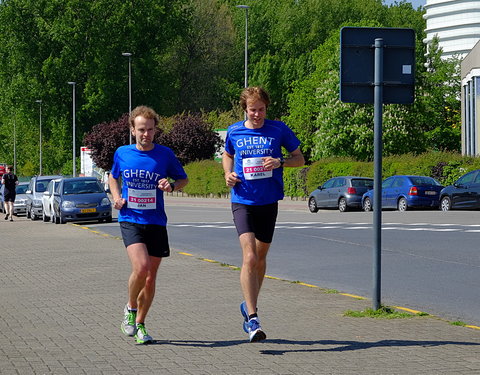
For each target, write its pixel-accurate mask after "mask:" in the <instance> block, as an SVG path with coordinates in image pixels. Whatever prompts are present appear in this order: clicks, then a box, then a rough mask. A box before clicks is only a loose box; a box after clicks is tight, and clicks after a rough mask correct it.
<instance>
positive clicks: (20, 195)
mask: <svg viewBox="0 0 480 375" xmlns="http://www.w3.org/2000/svg"><path fill="white" fill-rule="evenodd" d="M4 188H5V186H4V185H2V187H1V188H0V212H5V204H4V201H3V190H4ZM27 189H28V182H20V183H19V184H18V185H17V187H16V189H15V191H16V192H17V194H16V196H15V203H14V204H13V214H14V215H20V214H25V213H26V212H27V196H26V194H25V192H26V191H27Z"/></svg>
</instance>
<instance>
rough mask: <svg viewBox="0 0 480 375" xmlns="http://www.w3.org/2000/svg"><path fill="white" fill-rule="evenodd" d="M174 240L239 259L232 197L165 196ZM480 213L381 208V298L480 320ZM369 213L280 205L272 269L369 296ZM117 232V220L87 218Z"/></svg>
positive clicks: (198, 252)
mask: <svg viewBox="0 0 480 375" xmlns="http://www.w3.org/2000/svg"><path fill="white" fill-rule="evenodd" d="M167 206H168V208H167V211H168V216H169V236H170V243H171V246H172V247H174V248H176V249H179V250H182V251H185V252H188V253H191V254H194V255H195V256H197V257H202V258H209V259H214V260H216V261H220V262H223V263H227V264H231V265H236V266H239V265H240V264H241V252H240V249H239V245H238V240H237V236H236V232H235V228H234V226H233V223H232V220H231V213H230V209H229V205H228V202H227V203H225V202H223V201H221V200H213V201H212V202H209V203H205V204H204V205H202V204H199V205H189V204H188V203H185V202H180V201H171V202H169V203H167ZM479 216H480V213H479V212H475V211H473V212H472V211H465V212H460V211H455V212H448V213H442V212H439V211H408V212H404V213H400V212H395V211H393V212H392V211H390V212H388V211H387V212H384V213H383V215H382V228H383V231H382V275H381V281H382V286H381V300H382V303H384V304H388V305H397V306H403V307H408V308H412V309H414V310H419V311H424V312H427V313H430V314H433V315H437V316H440V317H442V318H446V319H449V320H452V321H456V320H460V321H463V322H465V323H467V324H473V325H477V326H480V288H478V285H479V283H480V272H479V268H480V249H479V246H478V238H479V236H480V224H477V223H479V220H478V218H479ZM372 220H373V216H372V214H371V213H364V212H347V213H339V212H338V211H335V210H332V211H325V210H322V211H319V212H318V213H317V214H311V213H309V212H308V211H307V209H306V203H305V205H303V204H301V205H296V206H292V207H285V208H284V209H281V210H280V213H279V217H278V221H277V230H276V233H275V238H274V242H273V245H272V248H271V252H270V254H269V262H268V269H267V274H268V275H270V276H275V277H280V278H283V279H287V280H292V281H295V280H299V281H303V282H306V283H309V284H314V285H317V286H319V287H322V288H327V289H336V290H338V291H341V292H345V293H352V294H356V295H360V296H364V297H368V298H371V295H372V289H373V271H372V266H373V260H372V259H373V258H372V254H373V231H372ZM88 226H92V227H95V229H96V230H101V231H103V232H106V233H109V234H112V235H119V229H118V224H116V223H112V224H100V225H96V224H94V225H88Z"/></svg>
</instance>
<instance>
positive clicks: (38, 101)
mask: <svg viewBox="0 0 480 375" xmlns="http://www.w3.org/2000/svg"><path fill="white" fill-rule="evenodd" d="M35 103H38V104H40V168H39V173H38V174H39V175H40V176H41V175H42V101H41V100H40V99H38V100H35Z"/></svg>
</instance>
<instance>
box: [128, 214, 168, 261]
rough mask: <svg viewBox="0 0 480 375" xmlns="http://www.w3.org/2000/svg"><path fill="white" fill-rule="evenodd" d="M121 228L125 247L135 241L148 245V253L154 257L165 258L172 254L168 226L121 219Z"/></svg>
mask: <svg viewBox="0 0 480 375" xmlns="http://www.w3.org/2000/svg"><path fill="white" fill-rule="evenodd" d="M120 229H121V231H122V237H123V243H124V244H125V247H128V246H130V245H133V244H135V243H143V244H145V245H146V246H147V250H148V255H150V256H152V257H157V258H165V257H168V256H170V245H169V244H168V234H167V227H165V226H163V225H155V224H137V223H130V222H128V221H121V222H120Z"/></svg>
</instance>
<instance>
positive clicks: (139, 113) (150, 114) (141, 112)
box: [128, 105, 160, 128]
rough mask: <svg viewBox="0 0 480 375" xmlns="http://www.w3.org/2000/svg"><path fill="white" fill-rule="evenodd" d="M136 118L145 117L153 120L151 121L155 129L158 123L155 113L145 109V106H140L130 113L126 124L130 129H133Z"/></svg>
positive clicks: (150, 109)
mask: <svg viewBox="0 0 480 375" xmlns="http://www.w3.org/2000/svg"><path fill="white" fill-rule="evenodd" d="M138 116H142V117H145V118H146V119H153V121H154V122H155V127H157V125H158V123H159V121H160V118H159V117H158V114H157V112H155V111H154V110H153V109H152V108H150V107H147V106H146V105H140V106H138V107H136V108H134V109H133V111H132V112H131V113H130V117H129V118H128V122H129V124H130V127H131V128H134V127H135V119H136V118H137V117H138Z"/></svg>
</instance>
